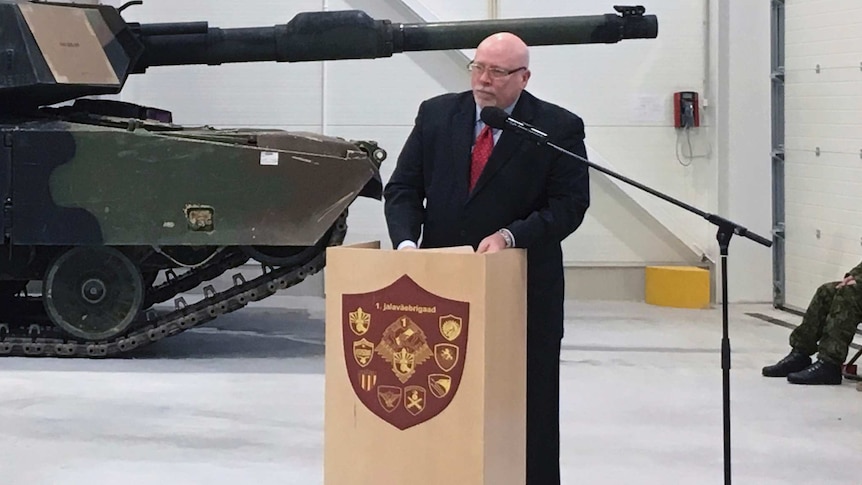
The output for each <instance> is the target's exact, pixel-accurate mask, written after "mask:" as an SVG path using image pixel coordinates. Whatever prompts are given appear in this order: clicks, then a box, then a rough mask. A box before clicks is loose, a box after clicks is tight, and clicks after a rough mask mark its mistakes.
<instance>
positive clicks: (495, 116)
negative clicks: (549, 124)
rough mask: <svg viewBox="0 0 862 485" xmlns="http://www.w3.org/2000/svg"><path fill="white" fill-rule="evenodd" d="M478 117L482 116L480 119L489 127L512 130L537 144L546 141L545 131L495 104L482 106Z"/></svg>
mask: <svg viewBox="0 0 862 485" xmlns="http://www.w3.org/2000/svg"><path fill="white" fill-rule="evenodd" d="M480 118H482V121H483V122H485V124H486V125H488V126H490V127H491V128H499V129H501V130H512V131H515V132H516V133H519V134H521V135H524V136H526V137H528V138H530V139H532V140H533V141H535V142H536V143H539V144H542V143H546V142H547V141H548V134H547V133H545V132H543V131H541V130H539V129H537V128H536V127H535V126H533V125H531V124H529V123H524V122H523V121H518V120H516V119H515V118H512V117H511V116H509V114H508V113H506V112H505V111H504V110H503V109H501V108H497V107H496V106H486V107H484V108H482V113H481V114H480Z"/></svg>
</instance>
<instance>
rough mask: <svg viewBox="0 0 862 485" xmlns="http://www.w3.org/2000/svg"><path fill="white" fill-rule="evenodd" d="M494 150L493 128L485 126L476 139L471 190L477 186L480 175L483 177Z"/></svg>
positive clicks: (471, 168) (471, 166) (471, 165)
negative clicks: (483, 171)
mask: <svg viewBox="0 0 862 485" xmlns="http://www.w3.org/2000/svg"><path fill="white" fill-rule="evenodd" d="M492 150H494V135H493V133H492V132H491V127H490V126H488V125H485V127H484V128H482V131H481V132H479V136H478V137H476V145H475V146H474V147H473V159H472V163H471V164H470V190H473V187H475V186H476V181H477V180H479V175H482V170H483V169H484V168H485V164H486V163H487V162H488V157H490V156H491V151H492Z"/></svg>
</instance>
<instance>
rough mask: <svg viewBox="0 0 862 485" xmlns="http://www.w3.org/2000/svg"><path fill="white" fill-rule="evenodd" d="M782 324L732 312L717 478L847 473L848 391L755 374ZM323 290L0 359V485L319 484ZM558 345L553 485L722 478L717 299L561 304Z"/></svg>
mask: <svg viewBox="0 0 862 485" xmlns="http://www.w3.org/2000/svg"><path fill="white" fill-rule="evenodd" d="M751 312H758V313H763V314H768V315H772V316H775V317H778V318H780V319H783V320H785V321H787V322H789V323H792V324H796V323H798V321H799V317H796V316H794V315H791V314H788V313H784V312H780V311H776V310H773V309H772V308H771V306H769V305H743V306H737V305H734V306H732V308H731V319H730V320H731V325H730V338H731V347H732V362H733V368H732V370H731V398H732V401H731V402H732V404H731V413H732V415H731V419H732V440H731V443H732V453H733V456H732V465H733V482H734V483H739V484H758V485H769V484H787V483H817V484H819V485H826V484H841V485H846V484H851V483H860V482H862V466H860V463H862V461H860V459H862V393H859V392H856V390H855V384H853V383H851V382H845V384H844V385H842V386H830V387H800V386H793V385H790V384H787V382H786V381H785V380H783V379H766V378H763V377H761V376H760V368H761V367H762V366H763V365H765V364H769V363H772V362H773V361H774V360H776V359H778V358H780V357H782V356H783V355H784V354H785V353H786V352H787V336H788V334H789V329H787V328H785V327H782V326H779V325H775V324H773V323H769V322H767V321H764V320H762V319H757V318H753V317H751V316H748V315H747V313H751ZM323 315H324V312H323V302H322V300H321V299H319V298H314V297H291V296H279V297H274V298H271V299H268V300H265V301H264V302H260V303H259V304H256V306H253V307H249V308H247V309H245V310H242V311H240V312H237V313H234V314H232V315H228V316H224V317H220V318H219V319H217V320H215V321H214V322H212V323H210V324H209V325H208V326H206V327H204V328H201V329H197V330H193V331H190V332H186V333H185V334H183V335H180V336H177V337H174V338H171V339H167V340H165V341H162V342H160V343H158V344H156V345H153V346H150V347H148V348H146V349H143V351H142V352H140V353H138V354H137V355H135V358H127V359H117V360H106V361H88V360H58V359H19V358H6V359H2V360H0V389H2V393H0V436H2V438H0V477H2V478H0V482H2V483H8V484H28V485H30V484H32V485H41V484H58V483H63V484H69V485H72V484H109V483H123V484H124V485H138V484H141V485H143V484H147V485H150V484H158V485H168V484H207V485H219V484H238V483H254V484H255V485H264V484H298V485H313V484H321V483H322V481H323V384H324V376H323ZM567 315H568V321H567V325H566V336H565V339H564V342H563V344H564V345H563V355H562V360H563V362H562V369H561V379H562V396H561V401H562V402H561V407H562V423H563V427H562V450H563V451H562V467H563V478H564V483H567V484H662V485H665V484H712V483H714V484H719V483H723V470H724V468H723V455H722V450H723V433H722V406H721V404H722V401H721V397H722V395H721V382H722V381H721V377H722V376H721V363H720V358H719V357H720V355H719V346H720V342H721V340H720V339H721V311H720V308H715V309H711V310H702V311H694V310H677V309H668V308H660V307H654V306H649V305H646V304H639V303H618V302H614V303H602V302H586V303H574V302H572V303H570V304H569V305H568V306H567Z"/></svg>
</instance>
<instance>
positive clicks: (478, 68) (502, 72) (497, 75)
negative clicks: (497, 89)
mask: <svg viewBox="0 0 862 485" xmlns="http://www.w3.org/2000/svg"><path fill="white" fill-rule="evenodd" d="M525 69H527V68H526V67H519V68H517V69H502V68H499V67H485V66H483V65H482V64H476V63H475V62H472V61H471V62H470V63H469V64H467V70H468V71H470V72H472V73H474V74H476V75H479V76H481V75H482V74H484V73H486V72H487V73H488V77H490V78H491V79H502V78H504V77H506V76H511V75H512V74H514V73H516V72H518V71H523V70H525Z"/></svg>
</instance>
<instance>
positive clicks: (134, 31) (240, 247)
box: [0, 0, 658, 357]
mask: <svg viewBox="0 0 862 485" xmlns="http://www.w3.org/2000/svg"><path fill="white" fill-rule="evenodd" d="M141 3H142V2H141V1H138V0H136V1H132V2H128V3H126V4H124V5H123V6H121V7H118V8H115V7H113V6H109V5H84V4H72V3H61V2H44V1H35V0H34V1H27V0H0V42H2V62H0V71H2V73H0V74H2V75H0V135H2V140H3V145H2V147H0V201H2V204H3V206H2V217H0V235H2V240H0V355H3V356H12V355H14V356H66V357H106V356H113V355H121V354H123V353H125V352H129V351H132V350H134V349H137V348H140V347H142V346H144V345H147V344H149V343H152V342H155V341H158V340H160V339H163V338H165V337H168V336H172V335H175V334H178V333H180V332H182V331H184V330H187V329H189V328H192V327H195V326H198V325H202V324H204V323H206V322H208V321H210V320H212V319H213V318H216V317H217V316H218V315H221V314H224V313H228V312H232V311H235V310H238V309H240V308H242V307H244V306H245V305H247V304H248V303H249V302H253V301H258V300H261V299H263V298H267V297H269V296H271V295H273V294H275V293H276V292H277V291H278V290H280V289H284V288H287V287H290V286H293V285H296V284H298V283H300V282H301V281H303V279H305V278H306V277H307V276H309V275H311V274H313V273H315V272H318V271H320V270H321V269H322V268H323V267H324V264H325V249H326V247H328V246H333V245H338V244H341V243H342V242H343V240H344V237H345V234H346V230H347V211H348V208H349V206H350V205H351V204H352V203H353V201H354V200H356V199H357V198H358V197H371V198H376V199H378V200H379V199H380V197H381V192H382V182H381V179H380V173H379V168H380V164H381V163H382V162H383V161H384V159H385V158H386V153H385V151H384V150H383V149H382V148H381V147H379V146H377V144H376V143H375V142H373V141H365V140H345V139H341V138H337V137H330V136H322V135H318V134H313V133H297V132H289V131H284V130H255V129H212V128H209V127H206V126H204V127H188V126H180V125H177V124H174V123H173V120H172V114H171V112H170V111H169V110H166V109H161V108H156V107H150V106H141V105H135V104H130V103H125V102H120V101H116V100H111V99H102V98H99V95H111V94H117V93H120V92H121V90H122V88H123V85H124V84H125V82H126V80H127V79H128V78H129V76H131V75H139V74H144V73H146V71H147V69H149V68H151V67H154V66H184V65H192V64H208V65H219V64H225V63H239V62H265V61H275V62H303V61H323V60H340V59H373V58H381V57H389V56H392V55H393V54H395V53H401V52H409V51H427V50H444V49H467V48H474V47H476V46H477V45H478V44H479V42H480V41H481V40H482V39H483V38H485V37H486V36H488V35H490V34H492V33H494V32H498V31H509V32H513V33H515V34H517V35H519V36H520V37H521V38H522V39H524V41H525V42H526V43H527V44H529V45H560V44H588V43H614V42H619V41H621V40H624V39H637V38H654V37H656V36H657V33H658V23H657V19H656V18H655V16H653V15H645V11H644V9H643V7H637V6H636V7H615V10H616V13H611V14H604V15H594V16H572V17H551V18H531V19H507V20H493V21H462V22H439V23H416V24H396V23H393V22H391V21H389V20H376V19H373V18H371V17H370V16H368V15H367V14H366V13H364V12H362V11H356V10H348V11H328V12H304V13H300V14H298V15H296V16H295V17H294V18H293V19H292V20H291V21H289V22H288V23H287V24H283V25H276V26H271V27H254V28H232V29H220V28H214V27H210V26H209V25H208V23H207V22H190V23H157V24H142V23H135V22H126V21H125V20H124V19H123V16H122V14H123V11H124V10H125V9H126V8H129V7H130V6H132V5H140V4H141ZM93 96H95V98H94V97H93ZM249 261H254V262H257V263H259V264H260V265H261V268H262V270H261V272H260V275H259V276H257V277H256V278H253V279H247V278H246V277H244V276H242V273H237V274H234V275H233V277H232V282H233V285H232V286H231V287H230V288H228V289H224V290H222V291H216V289H215V288H214V287H213V285H211V284H208V282H210V281H211V280H213V279H215V278H217V277H219V276H221V275H223V274H225V273H226V272H229V271H231V270H233V269H235V268H238V267H240V266H242V265H244V264H246V263H247V262H249ZM34 285H36V286H37V287H39V288H41V291H32V294H31V292H30V291H28V289H32V288H33V287H34ZM201 286H203V297H202V298H201V299H200V301H197V302H193V303H187V302H186V301H185V299H184V298H183V297H181V296H180V297H177V296H178V295H181V294H183V293H186V292H188V291H189V290H192V289H194V288H198V287H201ZM172 299H173V302H172V304H171V300H172Z"/></svg>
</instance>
